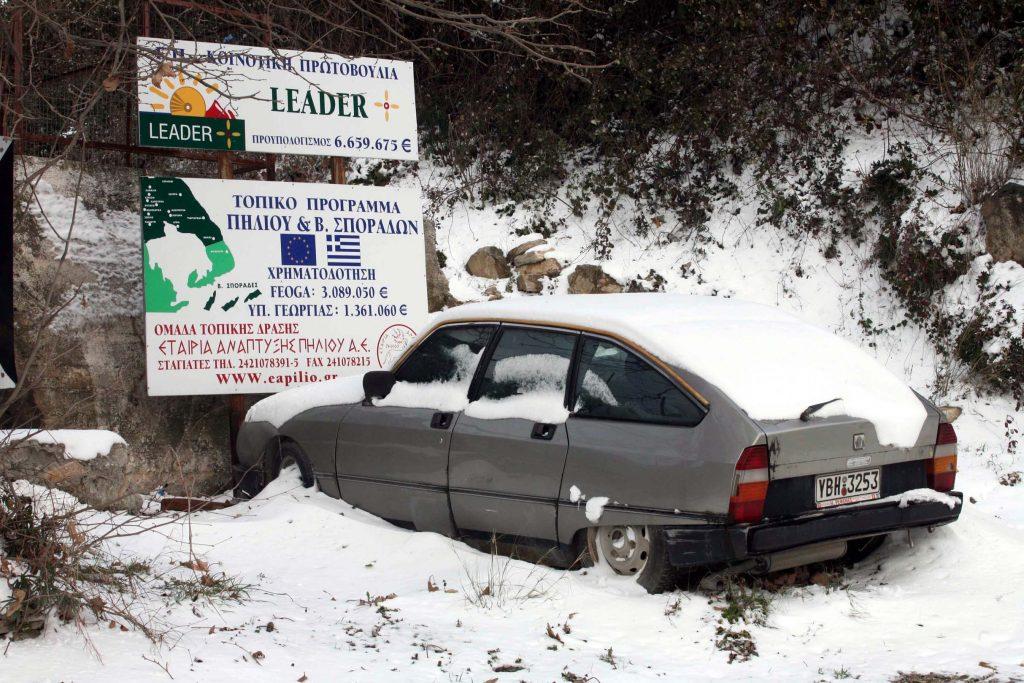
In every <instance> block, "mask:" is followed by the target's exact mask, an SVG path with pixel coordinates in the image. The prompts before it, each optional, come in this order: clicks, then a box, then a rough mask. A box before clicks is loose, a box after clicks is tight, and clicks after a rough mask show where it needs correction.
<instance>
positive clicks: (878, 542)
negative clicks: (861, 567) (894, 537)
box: [843, 534, 888, 564]
mask: <svg viewBox="0 0 1024 683" xmlns="http://www.w3.org/2000/svg"><path fill="white" fill-rule="evenodd" d="M887 537H888V534H879V535H878V536H868V537H867V538H855V539H853V540H852V541H847V542H846V554H845V555H843V561H844V562H846V563H848V564H857V563H858V562H862V561H864V560H866V559H867V558H868V557H869V556H870V555H871V553H873V552H875V551H876V550H878V549H879V548H881V547H882V544H883V543H885V539H886V538H887Z"/></svg>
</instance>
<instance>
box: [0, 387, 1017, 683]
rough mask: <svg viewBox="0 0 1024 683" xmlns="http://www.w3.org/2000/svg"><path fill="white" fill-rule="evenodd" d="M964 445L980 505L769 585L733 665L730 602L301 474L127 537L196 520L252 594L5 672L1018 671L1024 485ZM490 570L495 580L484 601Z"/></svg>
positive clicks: (674, 675) (552, 676) (152, 541)
mask: <svg viewBox="0 0 1024 683" xmlns="http://www.w3.org/2000/svg"><path fill="white" fill-rule="evenodd" d="M992 419H993V415H992V408H991V407H983V406H979V407H977V408H975V409H972V410H969V411H968V413H967V414H966V415H965V416H964V417H963V418H962V420H961V421H960V422H958V424H957V426H958V427H959V428H960V431H961V434H962V438H963V439H964V440H966V441H972V442H973V443H974V444H984V443H989V444H992V445H993V447H994V445H995V443H997V440H996V441H990V440H988V439H987V436H988V435H989V434H990V430H989V428H988V423H989V422H990V421H991V420H992ZM962 453H963V455H962V458H961V462H962V463H963V469H964V471H963V472H962V473H961V475H960V476H959V479H958V487H957V488H958V489H961V490H963V491H965V492H966V494H967V496H969V497H970V498H973V499H974V500H975V501H976V502H973V503H972V502H968V503H967V504H966V505H965V507H964V511H963V514H962V517H961V519H960V521H959V522H958V523H956V524H954V525H952V526H948V527H944V528H940V529H937V530H936V531H935V532H934V533H928V532H927V531H925V530H919V531H915V532H913V533H912V534H910V536H909V538H908V536H907V535H906V534H897V535H895V536H893V537H891V538H890V539H889V540H888V541H887V543H886V545H885V546H883V548H882V549H881V550H880V551H879V552H878V553H877V554H876V555H875V556H873V557H872V558H871V559H870V560H869V561H866V562H865V563H863V565H862V566H858V567H856V568H854V569H852V570H849V571H847V572H846V574H845V575H844V576H843V577H842V580H841V586H831V587H828V588H826V587H821V586H817V585H812V586H809V587H798V588H790V589H786V590H783V591H782V592H780V593H777V594H774V596H773V597H772V600H771V604H770V607H769V609H768V615H767V620H766V623H765V625H756V624H742V623H741V624H739V625H738V626H737V627H734V628H739V629H746V630H748V631H749V632H750V635H751V637H752V639H753V641H754V643H755V645H756V648H757V652H758V656H756V657H752V658H751V659H750V660H749V661H746V662H734V663H732V664H730V663H729V661H728V656H727V653H725V652H722V651H720V650H719V649H717V648H716V647H715V641H716V639H718V638H719V636H718V635H716V628H718V627H719V626H720V625H721V623H720V622H721V618H722V612H721V609H722V608H723V603H722V602H721V601H720V600H709V598H708V597H706V596H704V595H702V594H700V593H697V592H675V593H670V594H665V595H657V596H649V595H647V594H645V593H644V592H643V591H642V590H641V589H639V588H638V587H636V586H635V585H632V584H630V583H629V582H628V581H625V580H622V579H620V578H619V577H615V576H612V575H610V574H609V573H607V572H606V571H601V570H590V571H585V572H564V571H560V570H555V569H546V568H541V567H538V566H535V565H532V564H528V563H525V562H521V561H515V560H508V559H506V558H504V557H501V556H492V555H489V554H486V553H483V552H479V551H476V550H473V549H470V548H468V547H467V546H465V545H463V544H461V543H458V542H455V541H452V540H449V539H447V538H444V537H441V536H438V535H435V534H428V533H417V532H410V531H405V530H402V529H399V528H396V527H393V526H391V525H389V524H387V523H386V522H383V521H381V520H379V519H376V518H374V517H372V516H370V515H367V514H365V513H363V512H361V511H359V510H355V509H353V508H352V507H350V506H349V505H348V504H346V503H344V502H342V501H337V500H333V499H331V498H328V497H327V496H325V495H324V494H321V493H317V492H314V491H312V490H307V489H303V488H301V486H300V485H299V483H298V479H297V476H296V475H295V474H294V473H293V472H291V473H286V475H285V476H284V477H283V478H282V479H279V480H278V481H276V482H274V483H273V484H271V486H270V487H269V488H268V489H267V490H266V491H264V492H263V493H262V494H260V496H259V497H258V498H257V499H255V500H253V501H251V502H248V503H243V504H240V505H236V506H235V507H232V508H228V509H226V510H223V511H217V512H209V513H199V514H197V515H195V516H194V517H193V518H192V522H191V528H190V529H189V527H188V526H186V525H185V524H184V523H182V524H180V525H177V526H172V527H164V528H163V529H162V530H161V533H156V532H154V533H151V534H145V535H142V536H137V537H133V538H128V539H124V540H123V541H121V542H120V548H119V549H120V551H121V552H123V553H126V554H137V555H141V556H147V557H151V556H157V557H158V558H159V559H158V561H157V564H156V566H155V570H156V571H170V570H171V569H172V568H173V567H174V566H175V565H177V563H178V562H179V561H180V560H181V559H182V558H184V557H186V556H187V555H186V548H187V539H188V534H189V531H191V534H192V542H193V544H194V547H195V548H196V550H197V552H198V553H199V554H200V556H201V557H202V558H203V559H204V560H205V561H206V562H208V563H209V564H210V566H211V571H212V572H214V573H215V574H217V573H220V572H226V573H228V574H230V575H234V576H237V577H239V578H240V579H242V580H243V581H245V582H247V583H250V584H252V585H253V586H254V587H255V588H254V589H253V591H252V593H251V599H250V600H249V601H247V602H245V603H243V604H241V605H211V604H208V603H205V602H203V601H198V602H195V603H190V602H186V603H184V604H179V605H175V606H172V607H170V608H169V611H167V613H166V614H164V615H163V619H164V621H166V622H167V623H169V624H174V625H176V628H175V630H174V632H173V633H172V634H171V635H170V636H169V637H168V639H167V641H166V642H165V643H164V644H163V646H161V647H159V648H155V647H153V646H151V645H150V643H149V642H148V641H147V640H146V639H145V638H144V637H143V636H142V635H141V634H138V633H135V632H131V631H129V632H122V631H121V630H119V629H116V628H115V629H109V628H106V625H98V626H92V627H88V628H86V629H85V631H84V633H82V632H79V631H78V630H77V629H75V628H74V627H72V626H60V627H50V628H49V629H48V631H47V632H46V633H45V635H43V636H42V637H41V638H39V639H36V640H30V641H22V642H17V643H13V644H11V646H10V647H9V648H8V650H7V655H6V656H5V657H4V658H3V659H0V667H2V668H0V672H2V673H0V678H2V679H4V680H12V681H13V680H19V681H30V680H31V681H34V680H75V681H101V680H102V681H106V680H133V681H141V680H153V681H159V680H166V679H167V675H168V673H170V674H171V675H172V676H173V677H174V680H179V681H180V680H195V681H209V680H239V679H242V678H243V677H244V678H245V679H246V680H253V681H300V680H308V681H326V680H339V679H340V680H360V681H382V680H394V681H408V680H428V681H451V680H461V681H487V680H492V679H497V680H508V681H517V680H529V681H554V680H585V679H586V677H591V678H590V680H600V681H611V680H659V679H660V680H765V679H767V678H770V677H771V678H779V679H782V680H793V681H813V680H822V679H824V680H833V679H839V678H842V677H845V676H847V675H850V676H858V677H860V680H862V681H875V680H887V679H888V678H889V677H891V676H892V675H894V674H895V673H896V672H897V671H919V672H924V671H928V672H930V671H945V672H960V673H970V674H986V673H991V671H992V670H991V669H990V668H988V667H994V668H995V669H996V670H998V672H999V676H1000V679H1010V678H1012V677H1018V678H1019V677H1021V676H1024V616H1022V615H1024V590H1022V589H1021V588H1020V586H1022V585H1024V562H1021V558H1024V500H1022V496H1021V489H1020V488H1019V487H1018V488H1007V487H1004V486H1000V485H998V483H996V481H995V477H994V475H993V472H992V471H991V469H990V468H989V466H988V464H987V462H986V456H987V451H985V450H981V449H979V448H978V447H974V448H972V449H970V450H967V452H963V451H962ZM160 519H161V518H157V519H156V520H154V521H153V523H154V524H155V523H157V522H158V521H160ZM488 583H490V584H491V586H492V589H491V593H492V594H491V595H490V596H484V597H480V596H479V593H480V590H481V588H482V587H483V586H485V585H487V584H488ZM432 587H436V590H431V588H432ZM392 594H393V597H390V596H392ZM382 597H383V598H384V599H380V598H382ZM360 601H362V602H360ZM366 603H370V604H366ZM271 622H272V623H273V627H272V629H271V628H268V626H267V625H268V624H269V623H271ZM549 625H550V626H551V629H552V634H553V635H554V636H557V638H558V639H557V640H556V639H555V638H553V637H552V636H550V635H548V632H547V631H548V628H547V627H548V626H549ZM86 639H88V641H89V642H90V643H91V645H92V646H93V647H94V648H95V652H93V651H91V650H90V649H88V648H87V647H86ZM609 652H610V654H609ZM254 653H262V654H257V655H255V657H254ZM147 658H148V659H147ZM151 660H152V661H151ZM981 662H984V664H985V665H984V666H982V665H980V663H981ZM161 666H166V667H167V672H165V671H164V670H163V669H161V668H160V667H161ZM503 666H504V667H507V670H506V671H505V672H501V671H500V669H501V667H503ZM520 667H521V668H520ZM496 669H498V671H496ZM512 669H515V670H512ZM564 673H572V674H574V675H577V676H580V677H581V678H579V679H572V678H569V679H564V678H563V674H564ZM303 676H305V678H303Z"/></svg>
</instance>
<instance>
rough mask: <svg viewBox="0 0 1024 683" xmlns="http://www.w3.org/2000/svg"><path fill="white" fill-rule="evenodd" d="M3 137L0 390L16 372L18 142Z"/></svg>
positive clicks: (9, 386)
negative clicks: (15, 179)
mask: <svg viewBox="0 0 1024 683" xmlns="http://www.w3.org/2000/svg"><path fill="white" fill-rule="evenodd" d="M13 142H14V141H13V140H11V139H10V138H0V389H13V388H14V387H15V382H17V377H16V376H15V374H14V372H15V371H14V144H13Z"/></svg>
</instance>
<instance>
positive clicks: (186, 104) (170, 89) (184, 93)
mask: <svg viewBox="0 0 1024 683" xmlns="http://www.w3.org/2000/svg"><path fill="white" fill-rule="evenodd" d="M168 71H170V70H168ZM149 92H151V93H153V95H155V96H156V97H157V98H159V99H156V100H155V101H153V102H150V106H151V107H152V108H153V110H154V111H158V112H166V113H169V114H171V116H197V117H198V116H202V117H205V118H211V119H233V118H235V116H236V115H235V112H234V111H232V110H231V109H225V108H224V107H223V106H222V105H221V103H220V99H219V98H220V91H219V90H218V89H217V87H216V84H213V85H206V84H205V83H203V82H202V81H201V80H199V78H198V77H197V76H190V75H188V74H186V73H185V72H184V71H179V72H177V73H176V74H175V73H174V72H173V71H170V72H169V73H168V72H166V71H165V72H164V75H161V74H158V75H156V76H154V77H153V85H151V86H149ZM211 95H212V98H211V97H210V96H211ZM208 98H209V100H210V101H209V102H208V101H207V99H208Z"/></svg>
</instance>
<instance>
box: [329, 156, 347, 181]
mask: <svg viewBox="0 0 1024 683" xmlns="http://www.w3.org/2000/svg"><path fill="white" fill-rule="evenodd" d="M330 164H331V182H332V183H334V184H335V185H344V184H345V157H331V159H330Z"/></svg>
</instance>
